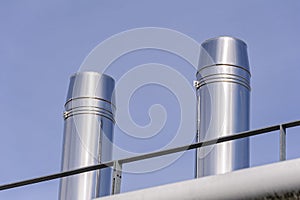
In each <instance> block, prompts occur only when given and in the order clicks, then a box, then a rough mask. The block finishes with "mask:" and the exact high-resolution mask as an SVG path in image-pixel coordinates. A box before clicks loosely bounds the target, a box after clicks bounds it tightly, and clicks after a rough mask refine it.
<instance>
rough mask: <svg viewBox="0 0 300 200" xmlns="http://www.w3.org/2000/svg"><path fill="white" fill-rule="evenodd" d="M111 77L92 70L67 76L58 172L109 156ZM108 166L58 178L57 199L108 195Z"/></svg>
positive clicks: (109, 187)
mask: <svg viewBox="0 0 300 200" xmlns="http://www.w3.org/2000/svg"><path fill="white" fill-rule="evenodd" d="M113 90H114V80H113V78H111V77H110V76H107V75H104V74H99V73H96V72H79V73H76V74H74V75H73V76H72V77H71V79H70V85H69V90H68V95H67V101H66V104H65V112H64V118H65V125H64V144H63V158H62V171H67V170H72V169H76V168H80V167H86V166H90V165H95V164H99V163H101V162H106V161H109V160H111V159H112V141H113V127H114V112H115V105H114V102H115V100H114V98H113V95H112V94H113ZM111 173H112V171H111V169H110V168H106V169H101V171H92V172H87V173H82V174H79V175H74V176H69V177H66V178H63V179H61V183H60V194H59V199H60V200H85V199H92V198H95V197H99V196H105V195H109V194H111V182H112V176H111Z"/></svg>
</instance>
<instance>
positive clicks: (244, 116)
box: [196, 36, 250, 177]
mask: <svg viewBox="0 0 300 200" xmlns="http://www.w3.org/2000/svg"><path fill="white" fill-rule="evenodd" d="M197 80H198V81H197V84H196V86H197V112H198V114H197V140H198V142H200V141H205V140H210V139H215V138H218V137H221V136H227V135H232V134H235V133H237V132H241V131H246V130H249V100H250V72H249V62H248V55H247V46H246V44H245V43H244V42H243V41H241V40H239V39H236V38H232V37H227V36H224V37H217V38H213V39H209V40H207V41H205V42H204V43H202V49H201V53H200V60H199V68H198V73H197ZM196 163H197V166H196V176H197V177H203V176H209V175H216V174H223V173H226V172H230V171H233V170H236V169H241V168H246V167H249V139H248V138H245V139H239V140H235V141H231V142H225V143H222V144H217V145H212V146H210V147H204V148H200V149H199V150H198V151H197V162H196Z"/></svg>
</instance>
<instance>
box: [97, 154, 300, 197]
mask: <svg viewBox="0 0 300 200" xmlns="http://www.w3.org/2000/svg"><path fill="white" fill-rule="evenodd" d="M299 191H300V159H294V160H289V161H283V162H277V163H273V164H268V165H263V166H259V167H253V168H247V169H242V170H238V171H234V172H230V173H226V174H222V175H216V176H209V177H204V178H199V179H193V180H188V181H183V182H177V183H172V184H167V185H162V186H157V187H152V188H146V189H142V190H137V191H132V192H127V193H121V194H117V195H113V196H107V197H102V198H97V199H94V200H153V199H160V200H170V199H172V200H182V199H184V200H196V199H205V200H207V199H249V198H260V197H266V196H268V197H269V196H276V197H277V198H278V197H279V196H280V195H285V197H286V194H287V193H290V194H293V195H294V194H295V192H296V193H297V194H298V195H299Z"/></svg>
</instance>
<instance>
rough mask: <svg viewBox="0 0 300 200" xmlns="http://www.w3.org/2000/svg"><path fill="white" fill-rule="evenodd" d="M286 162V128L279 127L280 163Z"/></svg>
mask: <svg viewBox="0 0 300 200" xmlns="http://www.w3.org/2000/svg"><path fill="white" fill-rule="evenodd" d="M283 160H286V128H285V127H284V126H283V125H280V161H283Z"/></svg>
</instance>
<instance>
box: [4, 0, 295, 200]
mask: <svg viewBox="0 0 300 200" xmlns="http://www.w3.org/2000/svg"><path fill="white" fill-rule="evenodd" d="M299 10H300V2H299V1H297V0H286V1H282V0H265V1H261V0H252V1H240V0H228V1H223V0H218V1H217V0H211V1H199V0H191V1H174V0H165V1H159V0H152V1H140V0H129V1H122V0H119V1H113V0H112V1H104V0H102V1H99V0H90V1H82V0H75V1H70V0H66V1H59V0H51V1H39V0H27V1H14V0H12V1H1V2H0V27H1V29H0V61H1V69H2V70H1V73H0V94H1V95H0V97H1V104H0V109H1V114H0V121H1V123H0V124H1V126H0V134H1V139H0V158H1V165H0V184H5V183H8V182H13V181H18V180H23V179H28V178H32V177H37V176H42V175H46V174H51V173H56V172H59V171H60V161H61V150H62V138H63V117H62V113H63V110H64V108H63V105H64V102H65V98H66V92H67V87H68V83H69V77H70V75H72V74H73V73H74V72H76V71H77V70H78V69H79V66H80V65H81V63H82V61H83V59H84V58H85V57H86V55H87V54H88V53H89V52H90V51H91V50H92V49H93V48H94V47H95V46H96V45H97V44H99V43H100V42H101V41H103V40H105V39H107V38H108V37H110V36H112V35H114V34H117V33H119V32H122V31H125V30H128V29H132V28H138V27H148V26H152V27H163V28H170V29H174V30H177V31H180V32H182V33H184V34H186V35H188V36H190V37H192V38H193V39H195V40H196V41H198V42H199V43H200V42H202V41H203V40H205V39H208V38H211V37H215V36H220V35H231V36H235V37H238V38H241V39H243V40H244V41H245V42H246V43H247V44H248V51H249V58H250V66H251V71H252V79H251V81H252V84H251V85H252V92H251V128H259V127H264V126H267V125H272V124H278V123H281V122H287V121H292V120H298V119H300V114H299V110H300V105H299V102H300V92H299V85H300V78H299V75H300V64H299V63H300V56H299V52H300V37H299V35H300V12H299ZM149 62H157V63H162V64H165V65H169V66H172V67H174V69H176V70H178V71H180V72H181V73H182V74H184V76H185V77H187V79H188V80H189V81H190V83H192V81H193V80H194V79H195V76H194V74H195V71H194V70H193V68H192V67H191V66H189V65H188V63H186V62H185V61H184V60H182V59H181V58H179V57H177V56H175V55H172V54H169V53H166V52H161V51H157V50H144V51H137V52H133V53H130V54H128V55H125V56H123V57H121V58H120V59H119V60H117V61H116V62H115V63H113V64H112V66H111V68H110V69H109V70H108V72H109V74H110V75H111V76H113V77H114V78H116V79H118V78H120V76H121V75H122V73H126V71H128V70H129V69H131V68H132V67H135V66H137V65H140V64H143V63H149ZM157 103H159V104H162V105H163V106H164V107H165V109H166V111H167V114H168V118H167V121H166V125H165V127H164V128H163V130H162V131H161V132H160V133H159V135H158V136H157V137H153V138H151V139H149V140H141V139H140V140H136V139H132V138H130V137H129V136H127V135H126V134H123V133H122V131H120V129H118V128H116V133H115V135H116V140H117V142H118V144H119V145H120V146H122V148H123V149H127V150H129V151H133V152H137V153H145V152H148V151H153V150H156V149H158V148H161V147H163V146H164V144H166V143H167V142H168V141H169V140H170V139H172V138H173V137H174V135H172V134H173V133H174V132H176V128H177V127H178V126H177V124H178V123H179V121H180V114H179V113H180V109H179V107H178V102H177V100H176V97H175V96H174V95H172V93H171V92H170V91H168V90H167V89H166V88H163V87H159V86H153V85H152V86H145V87H143V88H140V89H139V90H137V91H136V93H134V95H133V98H132V100H131V102H130V110H131V112H132V113H131V114H132V118H133V119H134V120H135V121H136V123H138V124H140V125H146V124H148V123H149V117H148V115H147V113H148V109H149V107H150V106H151V105H152V104H157ZM191 106H193V105H191ZM191 124H192V123H191ZM297 131H298V132H299V131H300V128H298V129H295V130H291V131H290V132H288V133H290V134H289V136H288V152H287V153H288V158H289V159H291V158H296V157H300V149H299V144H298V141H300V135H299V134H298V135H297ZM117 138H118V139H117ZM278 141H279V140H278V135H266V136H260V137H255V138H252V139H251V165H252V166H256V165H261V164H266V163H271V162H275V161H277V160H278ZM193 162H194V158H193V153H187V154H185V155H184V156H182V157H181V158H180V159H179V160H177V161H176V162H175V163H174V164H172V165H171V166H169V167H167V168H165V169H162V170H159V171H156V172H152V173H147V174H144V175H135V174H126V173H125V174H124V176H123V185H122V191H129V190H134V189H138V188H144V187H149V186H153V185H159V184H164V183H170V182H174V181H179V180H186V179H191V178H192V177H193ZM57 193H58V181H51V182H47V183H42V184H37V185H33V186H27V187H23V188H19V189H13V190H9V191H3V192H0V199H5V200H14V199H23V200H26V199H28V200H29V199H30V200H35V199H44V200H48V199H49V200H52V199H56V198H57Z"/></svg>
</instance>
